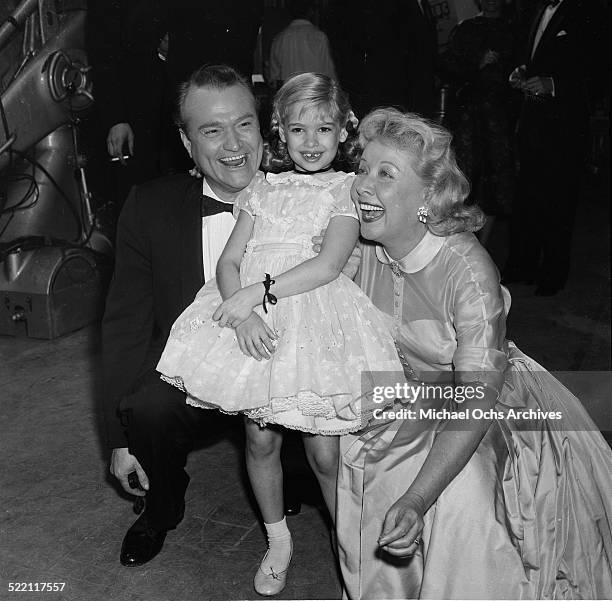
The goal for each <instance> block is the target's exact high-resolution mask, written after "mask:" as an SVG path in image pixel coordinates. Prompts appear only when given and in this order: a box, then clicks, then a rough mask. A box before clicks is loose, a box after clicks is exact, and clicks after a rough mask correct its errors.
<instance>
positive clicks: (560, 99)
mask: <svg viewBox="0 0 612 601" xmlns="http://www.w3.org/2000/svg"><path fill="white" fill-rule="evenodd" d="M602 22H603V20H602V19H601V17H600V15H599V14H598V11H597V2H594V1H593V0H546V1H540V2H538V3H537V4H536V5H535V6H534V7H533V10H532V11H531V12H530V13H529V16H528V18H527V19H526V22H525V24H524V27H523V28H522V29H523V37H522V43H521V45H520V48H521V50H522V55H521V56H520V57H519V59H518V61H517V64H518V66H517V67H516V68H515V70H514V71H513V72H512V74H511V75H510V84H511V85H512V86H513V87H515V88H517V89H520V90H522V92H523V95H524V100H523V105H522V110H521V115H520V118H519V124H518V149H519V159H520V172H519V192H518V197H517V199H516V203H515V206H514V209H513V218H512V224H511V240H510V256H509V259H508V264H507V266H506V269H505V270H504V278H503V280H504V283H512V282H525V283H532V282H536V283H537V288H536V291H535V294H536V295H539V296H551V295H554V294H556V293H557V292H558V291H559V290H561V289H562V288H563V287H564V286H565V283H566V280H567V276H568V272H569V263H570V243H571V236H572V229H573V225H574V216H575V212H576V205H577V203H578V202H579V194H580V184H581V175H582V172H583V169H584V161H585V151H586V147H587V136H588V118H589V113H588V105H587V101H588V97H587V87H588V85H589V83H590V82H592V81H593V80H594V79H595V78H596V77H601V73H597V65H600V64H601V57H602V55H603V46H602V44H601V42H602V37H601V34H600V24H601V23H602Z"/></svg>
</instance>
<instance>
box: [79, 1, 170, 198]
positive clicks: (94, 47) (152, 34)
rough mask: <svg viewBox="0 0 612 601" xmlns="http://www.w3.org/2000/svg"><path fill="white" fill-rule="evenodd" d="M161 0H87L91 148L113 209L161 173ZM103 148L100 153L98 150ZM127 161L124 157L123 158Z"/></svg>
mask: <svg viewBox="0 0 612 601" xmlns="http://www.w3.org/2000/svg"><path fill="white" fill-rule="evenodd" d="M166 11H167V8H166V0H131V1H129V2H126V1H124V0H110V1H108V0H89V2H88V6H87V38H86V39H87V54H88V57H89V61H90V63H91V65H92V76H93V82H94V96H95V99H96V103H95V105H94V108H93V111H94V116H95V118H94V119H93V120H92V121H93V122H92V124H91V127H92V128H93V129H94V130H95V131H92V136H93V138H94V139H95V140H96V141H97V142H99V143H94V146H93V147H94V149H97V148H98V147H100V150H99V154H100V155H101V156H102V157H104V156H105V155H106V153H108V155H110V157H113V158H115V159H116V160H115V161H113V162H112V163H110V164H108V163H106V160H107V159H108V157H106V160H105V159H102V160H103V163H104V165H105V166H108V172H106V170H105V169H104V168H101V170H102V171H104V172H105V173H104V175H105V177H104V180H103V182H102V184H103V185H104V186H105V187H108V189H107V190H106V195H108V196H110V198H112V199H113V200H114V201H115V203H116V204H117V205H118V207H121V206H122V205H123V202H124V201H125V198H126V196H127V194H128V192H129V191H130V188H131V187H132V186H133V185H134V184H140V183H142V182H145V181H147V180H149V179H152V178H154V177H158V176H159V175H161V173H162V165H161V162H162V161H161V156H162V155H161V150H162V137H163V136H164V133H165V130H164V126H166V127H168V126H169V122H170V112H169V111H168V110H165V109H166V107H165V104H164V85H165V83H166V81H165V72H164V65H163V62H162V61H161V60H160V58H159V57H158V53H157V49H158V46H159V45H160V41H161V39H162V37H163V36H164V33H165V32H166V31H167V27H168V25H167V15H166ZM102 145H103V146H104V148H103V149H102V148H101V146H102ZM123 157H129V158H123Z"/></svg>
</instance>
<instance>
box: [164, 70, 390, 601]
mask: <svg viewBox="0 0 612 601" xmlns="http://www.w3.org/2000/svg"><path fill="white" fill-rule="evenodd" d="M355 126H356V119H355V116H354V115H353V113H352V111H351V110H350V106H349V104H348V100H347V98H346V96H345V94H344V93H343V92H342V90H341V89H340V88H339V87H338V85H337V84H336V83H335V82H334V81H333V80H331V79H330V78H328V77H326V76H324V75H319V74H314V73H305V74H302V75H298V76H296V77H294V78H292V79H290V80H289V81H287V82H286V83H285V85H283V87H282V88H281V89H280V90H279V91H278V93H277V95H276V97H275V100H274V107H273V117H272V131H273V132H274V133H275V134H277V135H278V138H279V140H278V142H279V144H278V152H280V154H281V155H284V158H285V159H290V164H291V165H292V166H293V170H291V171H287V172H284V173H279V174H273V173H269V174H268V175H267V176H266V177H264V176H263V175H262V174H258V175H256V176H255V178H254V180H253V182H252V183H251V184H250V185H249V186H248V188H247V189H246V190H245V191H243V192H242V193H241V195H240V196H239V198H238V200H237V201H236V207H235V208H236V211H239V214H238V219H237V222H236V226H235V228H234V230H233V232H232V234H231V236H230V239H229V240H228V242H227V245H226V247H225V249H224V251H223V254H222V255H221V257H220V259H219V262H218V264H217V279H216V281H215V280H212V281H210V282H208V283H206V285H205V286H204V287H203V288H202V290H200V292H199V293H198V295H197V296H196V299H195V300H194V302H193V304H192V305H190V306H189V307H188V308H187V309H186V310H185V311H184V312H183V314H182V315H181V316H180V317H179V319H178V320H177V322H176V323H175V324H174V326H173V328H172V331H171V333H170V337H169V340H168V343H167V345H166V348H165V350H164V353H163V355H162V357H161V359H160V362H159V365H158V367H157V369H158V371H160V372H161V373H162V374H163V375H162V377H163V378H164V379H165V380H166V381H168V382H170V383H172V384H174V385H176V386H178V387H180V388H181V389H183V390H185V392H186V393H187V402H188V403H189V404H191V405H195V406H199V407H204V408H218V409H220V410H221V411H224V412H228V413H237V412H240V413H243V414H244V415H245V416H246V417H247V419H246V438H247V440H246V463H247V470H248V474H249V478H250V481H251V485H252V487H253V491H254V493H255V497H256V499H257V503H258V505H259V508H260V510H261V513H262V516H263V519H264V523H265V527H266V531H267V534H268V552H267V553H266V555H265V557H264V558H263V561H262V562H261V566H260V568H259V570H258V571H257V574H256V576H255V580H254V585H255V590H256V591H257V592H258V593H259V594H261V595H275V594H277V593H280V591H281V590H282V589H283V588H284V586H285V581H286V572H287V568H288V566H289V562H290V559H291V553H292V543H291V535H290V533H289V530H288V529H287V525H286V522H285V519H284V516H283V493H282V490H283V487H282V481H283V475H282V468H281V461H280V448H281V443H282V432H281V431H280V430H279V429H277V428H270V427H267V426H268V425H271V424H277V425H280V426H284V427H287V428H293V429H297V430H301V431H302V432H304V433H305V434H304V446H305V449H306V455H307V457H308V460H309V462H310V465H311V467H312V469H313V471H314V473H315V475H316V476H317V479H318V481H319V484H320V486H321V490H322V492H323V496H324V498H325V502H326V504H327V508H328V509H329V512H330V514H331V516H332V517H334V514H335V498H336V476H337V465H338V435H340V434H345V433H347V432H351V431H356V430H359V429H360V428H361V427H362V426H363V425H364V421H365V420H367V419H369V417H371V413H372V409H373V408H374V405H372V404H371V403H370V402H369V399H370V398H371V397H370V396H369V395H368V394H369V393H370V392H371V391H372V389H373V387H374V385H375V383H378V382H379V374H372V373H371V372H387V375H388V373H389V372H393V373H394V374H395V375H397V373H398V372H400V373H401V372H402V367H401V364H400V362H399V360H398V359H397V354H396V350H395V346H394V343H393V340H392V338H391V335H390V333H388V327H387V325H386V324H385V322H384V321H383V318H382V316H381V314H379V312H378V310H377V309H375V308H374V306H373V305H372V304H371V303H370V301H369V300H368V298H367V297H366V296H365V294H363V293H362V292H361V290H360V289H359V288H358V287H357V286H356V285H355V284H354V283H353V282H352V281H351V280H349V279H348V278H347V277H346V276H344V275H343V274H341V271H342V269H343V267H344V265H345V263H346V262H347V259H348V258H349V256H350V255H351V252H352V250H353V248H354V247H355V243H356V240H357V236H358V231H359V222H358V220H357V216H356V213H355V209H354V207H353V204H352V202H351V199H350V194H349V193H350V188H351V184H352V181H353V175H352V174H350V175H349V174H346V173H343V172H336V171H334V170H333V169H332V167H331V165H332V161H334V159H335V158H336V155H337V153H338V146H339V144H341V143H343V142H345V141H346V139H347V137H348V130H351V129H353V128H355ZM277 158H278V157H277ZM280 158H283V156H281V157H280ZM323 228H326V233H325V236H324V239H323V242H322V245H321V250H320V252H319V253H318V254H316V253H315V252H314V251H313V250H312V237H313V236H316V235H318V234H319V233H320V232H321V230H322V229H323ZM221 299H223V302H221ZM226 326H229V327H226ZM271 341H272V342H271ZM261 357H263V358H265V359H267V360H265V361H260V358H261ZM383 379H384V378H383ZM366 399H368V400H366ZM379 406H380V405H379Z"/></svg>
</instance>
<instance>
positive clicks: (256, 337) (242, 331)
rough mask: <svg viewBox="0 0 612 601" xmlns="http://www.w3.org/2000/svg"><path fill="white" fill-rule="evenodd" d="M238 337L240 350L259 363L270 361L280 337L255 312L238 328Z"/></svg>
mask: <svg viewBox="0 0 612 601" xmlns="http://www.w3.org/2000/svg"><path fill="white" fill-rule="evenodd" d="M236 337H237V338H238V346H239V347H240V350H241V351H242V352H243V353H244V354H245V355H247V356H250V357H253V359H257V361H261V360H262V359H269V358H270V357H271V355H272V353H274V351H275V350H276V341H277V339H278V336H277V335H276V334H275V333H274V331H273V330H272V328H270V327H269V326H268V324H267V323H266V322H265V321H264V320H263V319H262V318H261V317H260V316H259V315H257V313H254V312H251V315H250V316H249V317H248V319H246V320H245V321H243V322H242V323H241V324H240V325H239V326H238V327H237V328H236Z"/></svg>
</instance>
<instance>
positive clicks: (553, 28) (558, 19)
mask: <svg viewBox="0 0 612 601" xmlns="http://www.w3.org/2000/svg"><path fill="white" fill-rule="evenodd" d="M570 2H571V0H564V2H562V3H561V5H560V6H559V8H557V10H556V11H555V14H554V15H553V16H552V19H551V20H550V22H549V23H548V26H547V27H546V29H545V30H544V33H543V34H542V37H541V38H540V43H539V44H538V47H537V48H536V51H535V53H534V55H533V57H534V58H535V57H536V55H537V54H538V51H539V50H541V49H542V48H545V47H546V44H548V42H549V41H550V40H551V39H552V38H554V37H555V36H556V35H557V33H558V32H559V31H560V29H561V25H562V24H563V22H564V21H565V18H566V15H567V11H568V9H569V8H570Z"/></svg>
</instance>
